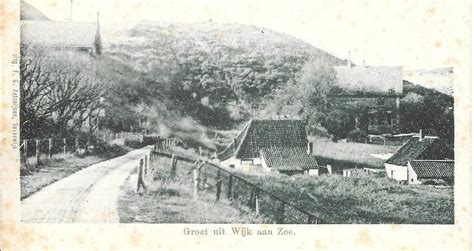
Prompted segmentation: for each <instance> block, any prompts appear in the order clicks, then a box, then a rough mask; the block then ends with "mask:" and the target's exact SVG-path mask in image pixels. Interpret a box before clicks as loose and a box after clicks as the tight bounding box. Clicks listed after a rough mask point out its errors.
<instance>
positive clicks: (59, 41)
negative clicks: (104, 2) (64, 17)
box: [21, 21, 100, 48]
mask: <svg viewBox="0 0 474 251" xmlns="http://www.w3.org/2000/svg"><path fill="white" fill-rule="evenodd" d="M21 39H22V40H23V41H25V42H27V43H31V44H34V45H38V46H44V47H64V48H93V47H94V46H96V43H99V45H100V34H99V29H98V25H97V23H86V22H53V21H21Z"/></svg>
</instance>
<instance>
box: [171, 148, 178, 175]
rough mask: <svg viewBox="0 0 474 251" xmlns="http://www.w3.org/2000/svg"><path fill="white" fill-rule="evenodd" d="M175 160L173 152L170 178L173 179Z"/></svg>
mask: <svg viewBox="0 0 474 251" xmlns="http://www.w3.org/2000/svg"><path fill="white" fill-rule="evenodd" d="M176 160H177V159H176V156H174V154H173V155H171V179H174V178H175V177H176V165H177V161H176Z"/></svg>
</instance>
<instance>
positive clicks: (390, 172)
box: [385, 163, 408, 181]
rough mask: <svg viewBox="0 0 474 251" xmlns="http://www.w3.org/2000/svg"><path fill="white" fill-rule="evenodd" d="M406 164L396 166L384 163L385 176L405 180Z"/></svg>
mask: <svg viewBox="0 0 474 251" xmlns="http://www.w3.org/2000/svg"><path fill="white" fill-rule="evenodd" d="M407 169H408V167H407V166H398V165H392V164H387V163H385V172H387V177H389V178H391V179H395V180H398V181H402V180H407Z"/></svg>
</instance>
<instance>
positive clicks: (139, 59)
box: [103, 22, 342, 128]
mask: <svg viewBox="0 0 474 251" xmlns="http://www.w3.org/2000/svg"><path fill="white" fill-rule="evenodd" d="M104 29H106V28H104ZM104 34H105V35H104V45H105V48H104V52H105V54H104V55H103V57H105V58H106V59H105V60H111V65H112V66H113V65H114V64H117V65H119V66H117V68H119V69H123V68H124V67H126V68H128V69H126V71H127V72H131V75H132V76H134V75H136V74H137V73H138V74H140V75H141V78H142V79H136V80H135V79H130V83H125V87H122V86H123V85H122V84H121V85H120V87H119V89H120V90H117V92H120V93H121V94H124V95H125V96H126V97H127V98H128V101H133V103H134V104H133V106H134V107H141V108H143V110H146V107H148V108H150V107H151V104H152V103H153V102H154V101H152V100H150V98H151V99H156V97H155V95H162V96H163V95H164V98H160V99H161V100H160V101H161V102H160V103H164V104H160V107H161V108H163V109H164V107H166V108H167V109H168V110H171V111H172V112H176V113H177V114H179V116H182V117H187V116H189V117H192V118H193V119H195V120H196V121H197V122H199V123H201V124H203V125H205V126H211V127H215V126H218V127H220V128H226V126H227V127H232V126H233V125H234V123H235V122H239V121H241V120H245V119H248V118H250V117H251V116H252V115H254V114H256V112H257V111H258V110H260V109H261V107H262V106H263V105H264V104H262V103H263V102H265V101H267V100H268V99H269V97H268V96H269V95H271V94H272V92H273V91H274V90H276V89H278V88H282V87H284V86H285V85H286V84H287V83H288V82H289V81H293V80H294V79H295V77H296V75H297V74H298V72H299V71H300V70H301V68H302V67H303V66H304V65H305V64H306V63H308V62H309V61H311V60H318V61H319V62H321V63H324V64H329V65H334V64H341V63H342V60H340V59H338V58H336V57H334V56H332V55H330V54H328V53H326V52H324V51H322V50H319V49H317V48H315V47H313V46H311V45H309V44H307V43H305V42H303V41H301V40H298V39H296V38H293V37H291V36H288V35H284V34H281V33H277V32H274V31H271V30H268V29H263V28H259V27H254V26H246V25H239V24H230V25H228V24H226V25H223V24H215V23H211V22H209V23H200V24H169V23H147V22H144V23H139V24H136V25H132V26H129V27H127V28H123V29H118V28H116V27H109V31H108V32H107V30H105V31H104ZM107 34H110V37H109V39H107V38H106V37H105V36H106V35H107ZM105 41H107V42H105ZM121 65H122V66H121ZM112 71H115V72H119V71H117V70H112ZM125 76H126V74H125ZM135 86H138V88H141V86H146V88H148V89H149V90H148V91H147V90H145V91H144V92H142V93H139V92H138V91H137V90H130V89H133V88H134V87H135ZM129 90H130V91H131V92H130V93H128V94H126V93H125V92H127V91H129ZM155 90H159V93H157V92H155ZM162 96H160V97H162ZM132 97H134V98H133V99H132ZM138 113H142V114H145V113H146V112H143V111H138ZM130 114H131V116H136V115H137V111H133V112H132V111H130Z"/></svg>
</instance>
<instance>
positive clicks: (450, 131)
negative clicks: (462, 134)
mask: <svg viewBox="0 0 474 251" xmlns="http://www.w3.org/2000/svg"><path fill="white" fill-rule="evenodd" d="M405 86H407V85H405ZM407 90H409V92H408V93H407V95H406V96H405V97H404V98H403V99H401V102H400V130H401V131H404V132H417V131H418V130H420V129H423V130H424V131H425V133H426V134H427V135H435V136H438V137H440V138H441V139H444V140H445V141H446V143H448V144H454V99H453V97H451V96H448V95H446V94H443V93H440V92H437V91H435V90H431V89H426V88H423V87H421V86H416V85H413V86H407Z"/></svg>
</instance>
